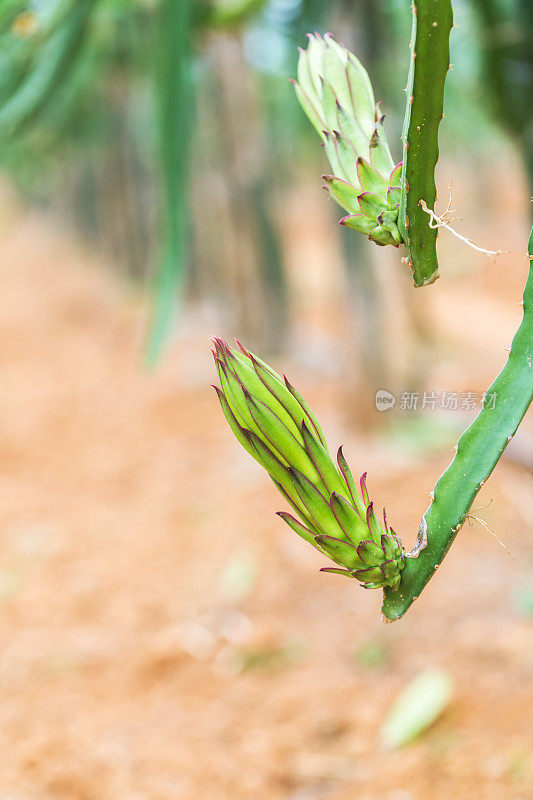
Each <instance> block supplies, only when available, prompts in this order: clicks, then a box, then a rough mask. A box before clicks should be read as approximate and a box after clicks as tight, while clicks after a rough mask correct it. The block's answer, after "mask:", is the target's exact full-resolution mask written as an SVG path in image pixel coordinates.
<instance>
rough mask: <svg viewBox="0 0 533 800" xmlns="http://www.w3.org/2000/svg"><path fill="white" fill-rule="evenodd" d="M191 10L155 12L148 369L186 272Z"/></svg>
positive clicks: (180, 6) (171, 0)
mask: <svg viewBox="0 0 533 800" xmlns="http://www.w3.org/2000/svg"><path fill="white" fill-rule="evenodd" d="M193 5H194V4H193V0H180V2H178V3H177V2H175V0H161V2H160V8H159V62H158V64H157V66H156V95H157V102H158V112H159V114H158V116H159V119H158V124H159V131H158V134H159V152H158V155H159V186H160V196H161V200H160V203H161V227H162V231H161V233H162V239H163V244H162V252H161V255H160V261H159V264H158V268H157V272H156V275H155V284H154V289H153V293H154V294H153V303H152V314H151V320H150V330H149V333H148V341H147V346H146V353H145V359H146V364H147V366H154V365H155V364H156V362H157V360H158V358H159V355H160V353H161V350H162V347H163V345H164V342H165V340H166V338H167V335H168V332H169V329H170V326H171V323H172V317H173V314H174V311H175V309H176V307H177V304H178V303H179V301H180V299H181V298H180V294H181V291H182V289H183V283H184V279H185V272H186V266H187V255H188V242H187V237H188V227H189V208H188V201H187V197H188V189H189V171H188V162H189V153H190V145H191V134H192V120H191V118H192V113H193V111H192V83H191V81H192V78H191V69H190V66H191V60H192V57H193V54H192V37H193Z"/></svg>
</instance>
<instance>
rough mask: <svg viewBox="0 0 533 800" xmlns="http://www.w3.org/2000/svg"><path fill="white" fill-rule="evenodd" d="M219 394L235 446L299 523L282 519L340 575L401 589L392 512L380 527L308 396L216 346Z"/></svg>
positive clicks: (250, 357) (249, 358) (249, 357)
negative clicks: (260, 471)
mask: <svg viewBox="0 0 533 800" xmlns="http://www.w3.org/2000/svg"><path fill="white" fill-rule="evenodd" d="M213 341H214V350H213V356H214V360H215V366H216V369H217V372H218V377H219V380H220V387H218V386H215V387H214V388H215V389H216V391H217V394H218V399H219V401H220V405H221V406H222V411H223V412H224V415H225V417H226V420H227V421H228V424H229V426H230V428H231V430H232V431H233V433H234V435H235V437H236V439H237V440H238V441H239V443H240V444H241V445H242V446H243V447H244V449H245V450H246V451H247V452H248V453H249V454H250V455H251V456H252V458H254V459H255V460H256V461H257V462H258V463H259V464H260V465H261V466H262V467H263V468H264V469H265V470H266V471H267V473H268V474H269V475H270V477H271V479H272V481H273V482H274V484H275V485H276V487H277V488H278V490H279V492H280V493H281V495H282V496H283V498H284V499H285V500H286V501H287V502H288V503H289V505H290V506H291V507H292V509H293V510H294V512H295V513H296V515H297V516H294V515H293V514H289V513H288V512H287V511H279V512H278V514H279V516H280V517H281V518H282V519H283V520H284V521H285V522H286V523H287V524H288V525H289V527H290V528H292V530H293V531H295V532H296V533H297V534H298V535H299V536H301V537H302V539H305V541H307V542H309V544H311V545H313V546H314V547H316V548H317V550H319V551H320V552H322V553H323V554H325V555H326V556H328V557H329V558H330V559H331V560H332V561H333V562H334V563H335V566H334V567H324V568H323V571H324V572H335V573H339V574H341V575H346V576H347V577H352V578H356V579H357V580H359V581H360V582H361V584H362V585H363V586H364V587H365V588H367V589H377V588H385V587H391V588H392V589H397V588H398V586H399V583H400V577H401V576H400V573H401V570H402V569H403V567H404V553H403V547H402V543H401V541H400V539H399V538H398V536H397V535H396V534H395V532H394V531H393V530H392V528H390V527H389V525H388V522H387V518H386V515H385V511H384V512H383V523H381V522H380V520H379V519H378V517H377V515H376V513H375V511H374V506H373V503H372V502H371V501H370V498H369V495H368V491H367V488H366V473H365V474H364V475H363V476H362V478H361V480H360V483H359V490H358V489H357V487H356V485H355V481H354V479H353V476H352V473H351V472H350V468H349V467H348V464H347V462H346V459H345V458H344V455H343V452H342V447H340V448H339V451H338V453H337V459H336V461H334V460H333V459H332V457H331V455H330V453H329V450H328V447H327V444H326V440H325V438H324V434H323V432H322V429H321V427H320V424H319V422H318V420H317V419H316V417H315V415H314V414H313V412H312V410H311V408H310V407H309V405H308V404H307V403H306V401H305V400H304V398H303V397H302V396H301V394H300V393H299V392H298V391H297V390H296V389H295V388H294V387H293V386H292V385H291V384H290V383H289V381H288V380H287V378H286V377H285V376H283V377H281V376H280V375H278V374H277V373H276V372H274V370H273V369H272V368H271V367H269V366H268V364H265V362H264V361H261V359H260V358H258V357H257V356H255V355H254V354H253V353H251V352H250V351H249V350H246V349H245V348H244V347H243V346H242V345H241V344H240V343H239V342H237V345H238V349H234V348H231V347H229V345H228V344H227V343H226V342H224V341H223V340H222V339H218V338H215V339H214V340H213Z"/></svg>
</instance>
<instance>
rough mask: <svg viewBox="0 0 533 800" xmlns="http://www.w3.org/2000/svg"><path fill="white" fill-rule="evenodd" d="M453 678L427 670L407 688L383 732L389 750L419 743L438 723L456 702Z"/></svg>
mask: <svg viewBox="0 0 533 800" xmlns="http://www.w3.org/2000/svg"><path fill="white" fill-rule="evenodd" d="M452 693H453V688H452V682H451V679H450V676H449V675H448V674H447V673H446V672H444V671H442V670H439V669H427V670H424V671H422V672H419V673H418V675H416V676H415V678H413V680H412V681H411V682H410V683H409V684H408V685H407V686H406V688H405V689H404V690H403V692H402V693H401V694H400V696H399V697H398V699H397V700H396V702H395V704H394V705H393V707H392V710H391V711H390V713H389V715H388V717H387V719H386V721H385V724H384V725H383V727H382V729H381V741H382V743H383V745H384V747H386V748H387V749H393V748H395V747H401V746H402V745H406V744H409V742H412V741H414V740H415V739H417V738H418V737H419V736H420V735H421V734H423V733H424V732H425V731H426V730H427V729H428V728H429V727H430V725H432V724H433V723H434V722H435V720H437V719H438V718H439V717H440V715H441V714H442V712H443V711H444V709H445V708H446V707H447V705H448V704H449V702H450V700H451V698H452Z"/></svg>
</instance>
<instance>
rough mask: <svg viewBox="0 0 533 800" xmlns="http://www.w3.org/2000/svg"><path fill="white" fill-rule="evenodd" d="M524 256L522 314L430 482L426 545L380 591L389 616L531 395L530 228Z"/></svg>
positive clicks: (435, 557) (443, 539) (443, 543)
mask: <svg viewBox="0 0 533 800" xmlns="http://www.w3.org/2000/svg"><path fill="white" fill-rule="evenodd" d="M529 260H530V266H529V276H528V279H527V282H526V287H525V290H524V300H523V307H524V316H523V319H522V322H521V325H520V327H519V328H518V331H517V332H516V335H515V337H514V339H513V343H512V346H511V350H510V352H509V357H508V359H507V363H506V364H505V366H504V368H503V369H502V371H501V372H500V374H499V375H498V377H497V378H496V380H495V381H494V383H493V384H492V385H491V386H490V388H489V389H488V390H487V392H486V400H485V403H484V407H483V409H482V410H481V411H480V413H479V414H478V416H477V417H476V419H475V420H474V422H473V423H472V424H471V425H470V427H469V428H468V429H467V430H466V431H465V432H464V433H463V435H462V436H461V438H460V439H459V442H458V445H457V452H456V455H455V458H454V459H453V461H452V463H451V464H450V466H449V467H448V469H447V470H446V471H445V472H444V474H443V475H442V476H441V477H440V478H439V480H438V482H437V484H436V486H435V489H434V492H433V501H432V503H431V505H430V506H429V508H428V510H427V511H426V513H425V514H424V519H423V524H422V526H421V527H423V528H424V529H425V528H426V526H427V530H426V533H427V547H425V548H424V549H423V550H421V552H420V554H419V555H418V557H417V558H407V559H406V566H405V569H404V570H403V572H402V578H401V582H400V586H399V589H398V590H397V591H396V592H389V591H385V596H384V602H383V608H382V611H383V614H384V616H385V617H386V618H387V619H388V620H391V621H392V620H395V619H398V618H399V617H401V616H403V614H405V612H406V611H407V609H408V608H409V606H410V605H411V604H412V603H413V601H414V600H416V598H417V597H418V596H419V595H420V592H421V591H422V589H423V588H424V586H425V585H426V584H427V583H428V581H429V580H430V578H431V577H432V576H433V575H434V574H435V572H436V570H437V568H438V567H439V566H440V564H441V563H442V560H443V558H444V556H445V555H446V553H447V552H448V550H449V548H450V547H451V545H452V542H453V540H454V539H455V537H456V536H457V533H458V532H459V530H460V528H461V526H462V524H463V523H464V521H465V518H466V515H467V514H468V511H469V509H470V507H471V506H472V503H473V501H474V498H475V497H476V495H477V493H478V492H479V490H480V489H481V487H482V486H483V484H484V483H485V481H486V480H487V478H488V477H489V475H490V474H491V472H492V470H493V469H494V467H495V466H496V464H497V463H498V461H499V459H500V457H501V455H502V453H503V451H504V450H505V448H506V447H507V445H508V443H509V442H510V441H511V439H512V437H513V436H514V434H515V432H516V429H517V428H518V426H519V424H520V422H521V420H522V418H523V417H524V414H525V413H526V411H527V410H528V408H529V406H530V404H531V400H532V399H533V231H532V233H531V237H530V240H529Z"/></svg>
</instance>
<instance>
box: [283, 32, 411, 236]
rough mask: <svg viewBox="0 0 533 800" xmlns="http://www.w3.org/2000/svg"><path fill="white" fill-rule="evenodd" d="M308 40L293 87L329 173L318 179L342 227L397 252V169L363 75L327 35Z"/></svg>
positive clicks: (354, 60) (350, 55) (355, 61)
mask: <svg viewBox="0 0 533 800" xmlns="http://www.w3.org/2000/svg"><path fill="white" fill-rule="evenodd" d="M308 36H309V45H308V47H307V50H302V49H300V58H299V61H298V81H293V83H294V88H295V90H296V94H297V97H298V100H299V101H300V105H301V106H302V108H303V110H304V111H305V113H306V114H307V116H308V117H309V120H310V121H311V122H312V123H313V125H314V126H315V128H316V130H317V131H318V133H319V135H320V136H321V138H322V141H323V144H324V148H325V150H326V155H327V157H328V159H329V162H330V164H331V168H332V170H333V174H332V175H323V176H322V177H323V179H324V181H325V182H326V188H327V189H328V191H329V193H330V194H331V196H332V197H333V198H334V200H335V201H336V202H337V203H338V204H339V205H340V206H342V208H344V209H345V210H346V211H347V212H348V216H346V217H344V218H343V219H341V221H340V222H341V225H346V226H347V227H349V228H353V229H354V230H356V231H360V232H361V233H365V234H367V235H368V237H369V239H371V240H372V241H374V242H375V243H376V244H379V245H387V244H392V245H393V246H394V247H398V245H399V244H401V242H402V238H401V235H400V232H399V229H398V225H397V220H398V210H399V203H400V195H401V190H400V179H401V171H402V165H401V164H397V165H396V166H395V164H394V161H393V159H392V156H391V152H390V149H389V145H388V142H387V136H386V134H385V129H384V127H383V119H384V117H383V115H382V114H381V111H380V108H379V104H376V102H375V100H374V92H373V90H372V84H371V83H370V79H369V77H368V74H367V72H366V70H365V69H364V67H363V66H362V64H361V62H360V61H359V60H358V59H357V58H356V57H355V56H354V55H353V53H350V51H349V50H347V49H346V48H345V47H343V46H342V45H341V44H339V43H338V42H336V41H335V40H334V39H333V38H332V36H331V35H330V34H326V36H324V37H321V36H320V35H319V34H315V35H314V36H313V35H311V34H308Z"/></svg>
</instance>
